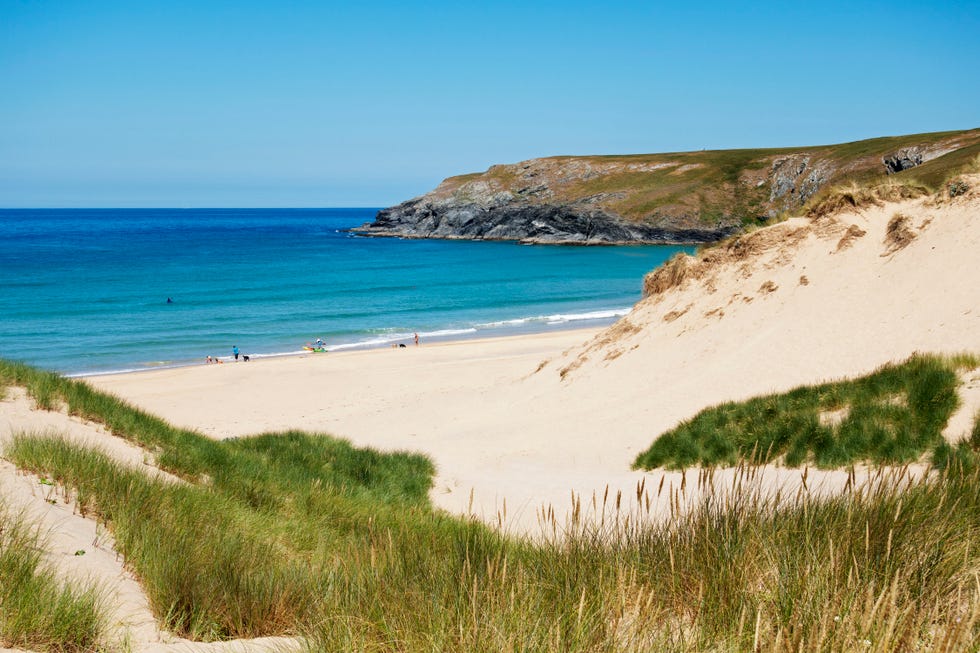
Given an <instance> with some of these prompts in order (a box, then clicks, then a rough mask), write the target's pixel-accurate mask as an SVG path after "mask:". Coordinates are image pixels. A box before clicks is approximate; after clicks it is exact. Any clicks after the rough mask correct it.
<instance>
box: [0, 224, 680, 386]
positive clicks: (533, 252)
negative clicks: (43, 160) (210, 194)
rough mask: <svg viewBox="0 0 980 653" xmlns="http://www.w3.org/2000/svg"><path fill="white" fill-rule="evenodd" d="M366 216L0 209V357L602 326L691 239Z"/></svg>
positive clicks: (269, 350) (63, 360) (362, 343)
mask: <svg viewBox="0 0 980 653" xmlns="http://www.w3.org/2000/svg"><path fill="white" fill-rule="evenodd" d="M375 212H376V211H375V210H374V209H360V208H359V209H186V210H182V209H152V210H147V209H84V210H79V209H72V210H60V209H58V210H56V209H50V210H48V209H45V210H13V209H8V210H0V358H4V359H8V360H19V361H24V362H27V363H30V364H32V365H36V366H39V367H42V368H45V369H50V370H55V371H59V372H62V373H66V374H95V373H104V372H112V371H122V370H141V369H149V368H156V367H162V366H179V365H189V364H199V363H202V362H203V361H204V359H205V357H206V356H208V355H211V356H220V357H222V358H227V357H228V356H230V354H231V349H232V346H234V345H237V346H238V347H239V349H241V351H242V352H243V353H246V354H249V355H250V356H254V357H256V358H258V357H261V356H276V355H284V354H292V353H299V352H302V351H303V350H302V347H303V345H304V344H306V343H309V342H311V341H313V340H314V339H316V338H322V339H323V340H324V341H326V343H327V348H328V349H329V350H331V351H336V350H343V349H349V348H359V347H374V346H390V345H391V343H409V344H410V343H411V341H412V338H413V335H412V334H413V333H416V332H417V333H418V334H419V336H420V338H421V339H422V341H423V343H424V342H431V341H435V340H440V339H459V338H470V337H484V336H496V335H517V334H520V333H526V332H529V331H543V330H549V329H559V328H569V327H583V326H593V325H603V324H609V323H611V322H612V321H614V320H615V319H616V318H617V317H619V316H620V315H623V314H625V313H626V312H627V311H628V310H629V308H630V306H632V304H633V303H635V302H636V301H637V300H638V299H639V298H640V289H641V282H642V278H643V275H644V274H645V273H646V272H648V271H649V270H651V269H653V268H655V267H656V266H658V265H659V264H660V263H662V262H663V261H665V260H666V259H667V258H669V257H670V256H671V255H672V254H674V253H675V252H677V251H679V250H682V249H686V250H690V248H680V247H668V246H636V247H555V246H536V245H518V244H515V243H500V242H468V241H437V240H401V239H390V238H364V237H358V236H354V235H352V234H350V233H348V232H347V231H346V230H347V229H349V228H351V227H355V226H358V225H361V224H363V223H364V222H367V221H369V220H371V219H372V218H373V217H374V214H375ZM168 299H170V300H171V301H170V302H169V303H168V301H167V300H168ZM314 355H329V354H314Z"/></svg>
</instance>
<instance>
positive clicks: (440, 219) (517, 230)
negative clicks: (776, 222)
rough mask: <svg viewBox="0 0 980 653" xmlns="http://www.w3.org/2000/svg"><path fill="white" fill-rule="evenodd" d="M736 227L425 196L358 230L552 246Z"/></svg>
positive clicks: (573, 207)
mask: <svg viewBox="0 0 980 653" xmlns="http://www.w3.org/2000/svg"><path fill="white" fill-rule="evenodd" d="M736 231H737V227H735V226H734V225H725V226H717V227H707V226H706V227H704V228H698V227H691V228H685V227H683V226H677V227H671V226H666V227H661V226H656V225H652V224H644V223H632V222H629V221H626V220H624V219H623V218H622V217H621V216H618V215H615V214H611V213H608V212H606V211H604V210H602V209H599V208H596V207H594V206H589V205H588V204H530V203H526V202H510V201H505V202H500V203H496V204H481V203H477V202H466V203H457V202H444V203H441V204H440V203H434V202H431V201H429V200H428V199H427V198H424V197H423V198H418V199H414V200H409V201H407V202H403V203H401V204H399V205H398V206H395V207H392V208H389V209H384V210H382V211H380V212H379V213H378V216H377V218H375V220H374V222H373V223H371V224H370V225H365V226H364V227H361V228H360V229H358V230H357V232H358V233H361V234H364V235H371V236H399V237H403V238H445V239H454V238H455V239H476V240H516V241H519V242H525V243H547V244H553V245H615V244H625V243H705V242H711V241H715V240H718V239H720V238H724V237H726V236H729V235H731V234H733V233H735V232H736Z"/></svg>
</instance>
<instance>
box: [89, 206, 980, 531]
mask: <svg viewBox="0 0 980 653" xmlns="http://www.w3.org/2000/svg"><path fill="white" fill-rule="evenodd" d="M977 205H978V201H977V196H976V192H975V191H973V192H971V193H970V194H969V195H968V196H967V197H962V198H957V200H956V201H951V202H939V203H937V202H935V201H933V200H930V199H916V200H908V201H904V202H901V203H897V204H884V205H879V206H872V207H868V208H865V209H864V210H861V211H856V212H852V213H843V214H839V215H836V216H833V217H823V218H820V219H817V220H813V219H810V218H795V219H792V220H789V221H787V222H783V223H780V224H778V225H775V226H773V227H770V228H768V229H765V230H760V231H758V232H755V233H753V234H750V235H749V236H746V237H744V238H743V239H742V245H741V246H740V247H739V248H736V249H733V250H731V251H732V252H736V253H735V254H732V253H730V252H728V251H727V250H718V252H716V253H714V254H713V256H715V258H716V259H717V260H714V261H713V262H712V263H711V264H710V265H708V266H706V271H701V272H699V273H697V274H692V275H690V277H691V278H688V279H685V280H683V281H682V282H681V283H679V284H677V285H675V286H674V287H671V288H668V289H666V290H664V291H663V292H660V293H656V294H654V295H652V296H650V297H648V298H647V299H645V300H644V301H642V302H640V303H639V304H638V305H637V306H636V307H635V308H634V310H633V311H632V312H631V314H630V315H628V316H627V317H625V318H623V319H622V320H620V321H619V322H618V323H617V324H615V325H613V326H612V327H610V328H608V329H604V330H600V331H557V332H554V333H545V334H537V335H529V336H522V337H515V338H500V339H491V340H481V341H461V342H453V343H444V344H427V343H423V345H422V346H420V347H411V346H410V347H408V348H405V349H394V350H389V349H382V350H371V351H358V352H347V353H337V354H334V353H330V354H325V355H323V354H315V355H309V356H301V357H295V358H286V359H279V360H261V361H259V360H255V361H251V362H249V363H232V364H225V365H212V366H207V365H202V366H199V367H192V368H183V369H173V370H161V371H153V372H145V373H138V374H125V375H119V376H103V377H93V378H91V379H90V380H89V381H90V383H92V384H93V385H94V386H96V387H98V388H100V389H103V390H107V391H110V392H113V393H116V394H118V395H119V396H121V397H124V398H125V399H127V400H130V401H132V402H134V403H135V404H137V405H139V406H140V407H143V408H145V409H147V410H149V411H151V412H153V413H155V414H158V415H160V416H162V417H164V418H165V419H167V420H170V421H172V422H174V423H175V424H178V425H181V426H185V427H189V428H194V429H198V430H199V431H201V432H202V433H204V434H206V435H208V436H211V437H215V438H227V437H240V436H246V435H251V434H258V433H263V432H269V431H282V430H288V429H303V430H309V431H315V432H321V433H329V434H332V435H335V436H338V437H342V438H347V439H349V440H350V441H351V442H353V443H355V444H356V445H361V446H371V447H377V448H380V449H383V450H394V449H402V450H410V451H417V452H421V453H424V454H426V455H428V456H430V457H431V458H432V459H433V461H434V462H435V464H436V466H437V469H438V473H437V477H436V480H435V486H434V488H433V490H432V492H431V496H432V499H433V501H434V502H435V504H436V505H437V506H439V507H442V508H445V509H447V510H449V511H452V512H454V513H467V512H469V511H472V512H473V513H474V514H476V515H477V516H479V517H481V518H483V519H486V520H487V521H490V522H494V521H497V520H498V519H499V518H503V517H504V513H505V511H506V518H505V519H503V520H502V521H503V522H504V523H505V524H506V525H507V527H509V528H517V529H519V530H524V531H527V530H534V529H535V528H536V527H537V523H538V519H537V515H538V512H539V510H540V509H541V508H542V507H548V506H550V507H552V508H554V510H555V511H556V512H558V513H559V514H563V513H564V511H566V510H567V509H568V508H569V507H570V506H571V497H572V493H575V494H577V495H580V496H582V497H585V499H586V500H588V499H589V498H590V497H591V496H592V495H593V494H598V495H599V496H602V495H603V493H604V492H605V488H606V487H607V486H608V487H609V488H610V491H611V492H613V493H615V492H616V491H622V492H623V493H624V496H630V495H631V494H632V493H633V491H634V489H635V488H636V486H637V484H638V483H640V482H641V481H643V480H644V479H646V485H647V487H651V486H658V485H659V483H660V478H661V477H662V476H664V475H665V473H664V472H660V471H656V472H637V471H632V470H631V469H630V464H631V462H632V461H633V459H634V457H635V456H636V454H637V453H638V452H639V451H641V450H642V449H644V448H646V447H647V446H649V444H650V442H651V441H652V440H653V439H654V438H656V436H657V435H658V434H660V433H662V432H663V431H665V430H667V429H669V428H671V427H672V426H674V425H676V424H677V423H678V422H679V421H681V420H684V419H687V418H689V417H691V416H693V415H694V414H695V413H696V412H697V411H698V410H700V409H701V408H704V407H706V406H710V405H713V404H717V403H719V402H722V401H728V400H737V399H744V398H748V397H751V396H754V395H758V394H761V393H766V392H774V391H783V390H788V389H790V388H792V387H795V386H797V385H800V384H804V383H815V382H819V381H824V380H830V379H837V378H843V377H851V376H855V375H859V374H863V373H867V372H870V371H872V370H874V369H875V368H876V367H878V366H880V365H882V364H884V363H887V362H890V361H901V360H904V359H905V358H907V357H908V356H910V355H911V354H913V353H914V352H916V351H921V352H933V353H956V352H961V351H976V349H977V347H978V344H980V337H978V336H980V288H978V286H977V285H976V284H975V283H974V282H973V281H975V280H974V279H973V278H972V277H973V276H975V274H974V273H973V267H974V256H975V252H976V251H980V215H978V214H980V212H978V210H977ZM897 214H902V215H905V216H907V217H908V225H909V227H908V228H909V233H910V234H911V238H910V239H909V240H908V242H904V244H902V245H901V246H899V247H896V245H895V244H894V243H892V242H890V241H889V237H888V231H889V223H890V222H891V221H893V218H894V216H895V215H897ZM709 252H711V250H709ZM975 385H976V383H975V382H973V381H971V380H970V379H967V383H966V384H965V386H964V393H966V395H968V396H967V398H966V400H965V404H964V406H963V408H962V409H961V412H962V414H964V415H965V414H966V412H965V411H969V410H974V412H975V408H973V402H975V401H976V398H975V396H974V395H975V390H974V389H973V388H975ZM966 395H965V396H966ZM969 414H970V415H972V414H973V412H970V413H969ZM961 422H962V423H968V422H969V419H968V418H963V417H962V416H960V417H957V418H956V419H955V420H953V421H952V422H951V425H955V424H960V423H961ZM960 435H961V434H960V433H952V432H950V434H949V437H950V438H951V439H955V438H957V437H959V436H960ZM767 473H768V474H770V475H771V477H772V480H773V482H774V483H776V484H780V483H784V482H794V479H796V478H798V476H799V474H800V470H791V469H780V468H776V469H772V470H770V471H769V472H767ZM821 476H823V477H825V478H824V479H823V480H824V481H826V482H827V483H829V485H830V486H834V485H836V484H837V483H839V482H840V480H841V479H842V478H843V476H842V474H840V473H837V472H828V473H825V474H823V475H821ZM679 482H680V475H679V474H677V473H666V479H665V485H666V486H667V487H670V486H671V485H672V484H673V485H677V484H678V483H679ZM471 493H472V497H471ZM471 499H472V503H471ZM505 504H506V507H505Z"/></svg>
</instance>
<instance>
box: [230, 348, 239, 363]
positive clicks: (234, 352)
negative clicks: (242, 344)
mask: <svg viewBox="0 0 980 653" xmlns="http://www.w3.org/2000/svg"><path fill="white" fill-rule="evenodd" d="M231 353H233V354H234V355H235V360H236V361H237V360H238V345H232V346H231Z"/></svg>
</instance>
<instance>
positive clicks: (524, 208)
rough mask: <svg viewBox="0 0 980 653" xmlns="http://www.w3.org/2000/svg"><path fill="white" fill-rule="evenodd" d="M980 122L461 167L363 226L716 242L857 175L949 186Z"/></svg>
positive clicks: (520, 236)
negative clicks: (807, 142) (814, 141)
mask: <svg viewBox="0 0 980 653" xmlns="http://www.w3.org/2000/svg"><path fill="white" fill-rule="evenodd" d="M978 153H980V129H973V130H969V131H958V132H939V133H931V134H916V135H911V136H898V137H886V138H876V139H871V140H865V141H857V142H853V143H844V144H840V145H826V146H817V147H802V148H784V149H752V150H715V151H701V152H681V153H670V154H638V155H623V156H558V157H548V158H541V159H531V160H528V161H522V162H520V163H516V164H507V165H495V166H492V167H490V169H489V170H487V171H486V172H482V173H475V174H468V175H461V176H457V177H450V178H448V179H446V180H445V181H443V182H442V183H441V184H439V186H438V187H437V188H435V189H434V190H432V191H431V192H429V193H426V194H425V195H422V196H420V197H416V198H414V199H410V200H408V201H405V202H402V203H401V204H398V205H397V206H393V207H390V208H386V209H383V210H381V211H380V212H379V213H378V215H377V216H376V218H375V220H374V221H373V222H371V223H368V224H365V225H363V226H362V227H359V228H358V229H355V230H354V231H355V233H358V234H361V235H367V236H394V237H401V238H442V239H477V240H513V241H519V242H527V243H546V244H577V245H613V244H628V243H662V244H681V243H691V244H697V243H706V242H713V241H717V240H721V239H723V238H726V237H728V236H731V235H734V234H736V233H739V232H741V231H743V230H744V229H745V228H746V227H748V226H750V225H752V224H759V223H764V222H767V221H769V220H772V219H774V218H777V217H778V216H781V215H785V214H789V213H792V212H796V211H798V210H800V209H801V208H802V207H803V206H804V205H806V204H807V203H808V202H810V201H811V200H814V198H816V197H817V196H818V195H820V194H821V193H822V192H824V191H825V190H827V189H829V188H831V187H834V186H840V185H841V184H846V183H848V182H855V183H865V182H868V181H871V180H874V178H876V177H881V178H884V177H886V176H890V175H901V176H902V177H903V183H919V184H922V185H923V186H925V187H928V188H935V187H936V186H937V185H938V184H941V183H942V181H943V180H944V179H946V178H947V177H948V176H949V175H950V173H951V172H954V171H955V170H956V169H957V167H958V166H960V165H962V164H963V163H965V162H967V161H969V160H971V159H972V158H973V157H975V156H976V155H977V154H978Z"/></svg>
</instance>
